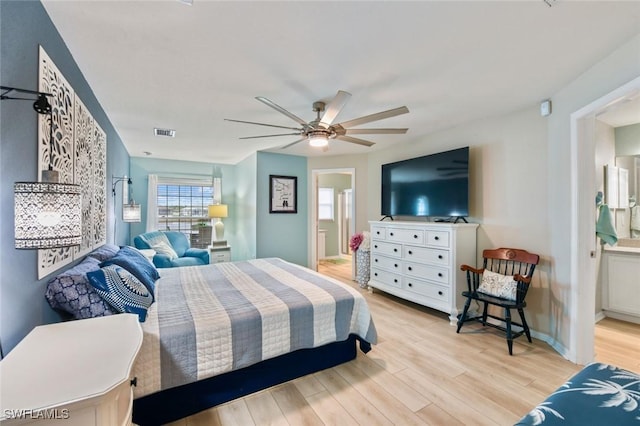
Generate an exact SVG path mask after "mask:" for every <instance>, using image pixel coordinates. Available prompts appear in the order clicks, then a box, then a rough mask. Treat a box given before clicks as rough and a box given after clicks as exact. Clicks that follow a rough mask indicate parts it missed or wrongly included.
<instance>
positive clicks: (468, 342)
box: [171, 264, 640, 426]
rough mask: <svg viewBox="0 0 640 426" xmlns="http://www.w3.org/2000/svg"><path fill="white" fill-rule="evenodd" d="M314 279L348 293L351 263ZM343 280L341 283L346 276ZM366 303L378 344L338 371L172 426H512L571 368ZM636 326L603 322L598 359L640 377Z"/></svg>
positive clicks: (497, 340) (376, 297)
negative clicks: (339, 284) (325, 279)
mask: <svg viewBox="0 0 640 426" xmlns="http://www.w3.org/2000/svg"><path fill="white" fill-rule="evenodd" d="M320 271H321V272H322V273H324V274H326V275H330V276H333V277H335V278H337V279H340V280H341V281H343V282H346V283H347V284H350V285H352V286H354V287H356V288H357V285H356V284H355V283H353V282H351V281H350V279H349V277H350V274H351V265H350V264H345V265H332V264H324V265H321V268H320ZM345 277H346V278H345ZM362 291H363V294H364V295H365V297H366V299H367V301H368V303H369V306H370V309H371V311H372V315H373V318H374V321H375V324H376V328H377V330H378V336H379V342H378V344H377V345H375V346H374V347H373V350H372V351H371V352H369V353H368V354H367V355H363V354H362V353H358V357H357V358H356V359H355V360H353V361H350V362H348V363H346V364H342V365H340V366H337V367H334V368H331V369H328V370H325V371H321V372H318V373H315V374H312V375H309V376H305V377H302V378H299V379H297V380H294V381H291V382H287V383H284V384H282V385H278V386H274V387H272V388H269V389H266V390H264V391H262V392H258V393H256V394H253V395H250V396H247V397H244V398H240V399H237V400H235V401H231V402H229V403H226V404H223V405H220V406H218V407H214V408H212V409H209V410H206V411H203V412H201V413H198V414H196V415H193V416H191V417H187V418H185V419H182V420H179V421H177V422H174V423H171V424H172V425H181V426H184V425H190V426H191V425H193V426H196V425H225V426H226V425H242V426H245V425H367V426H368V425H410V424H417V425H511V424H514V423H515V422H516V421H517V420H518V419H520V417H522V416H523V415H524V414H526V413H527V412H528V411H529V410H531V409H532V408H533V407H534V406H536V405H537V404H538V403H539V402H541V401H542V400H543V399H544V398H545V397H546V395H548V394H550V393H551V392H553V391H554V390H555V389H556V388H557V387H559V386H560V385H561V384H562V383H564V381H565V380H566V379H567V378H569V377H570V376H571V375H572V374H574V373H575V372H577V371H578V370H579V369H580V366H578V365H575V364H572V363H571V362H569V361H567V360H565V359H564V358H562V357H561V356H560V355H558V354H557V353H556V352H555V351H554V350H553V349H551V348H550V347H549V346H548V345H547V344H546V343H543V342H541V341H538V340H535V339H534V341H533V343H532V344H530V343H529V342H527V340H526V338H525V337H524V336H523V337H521V338H518V339H516V340H515V341H514V348H513V352H514V356H509V354H508V351H507V344H506V342H505V340H504V337H503V335H501V334H499V332H497V331H496V330H493V329H490V328H487V329H482V326H481V325H480V324H477V325H475V324H467V325H465V327H464V328H463V329H462V332H461V334H456V332H455V328H454V327H452V326H450V325H449V320H448V318H447V316H446V315H445V314H443V313H440V312H437V311H433V310H431V309H428V308H425V307H420V306H418V305H415V304H412V303H409V302H405V301H402V300H400V299H397V298H395V297H392V296H389V295H386V294H384V293H381V292H378V291H376V292H374V293H369V292H367V291H366V290H362ZM639 351H640V326H635V325H629V324H628V323H623V322H620V321H615V320H611V319H605V320H603V321H601V322H600V323H599V324H598V325H597V327H596V353H597V359H598V360H599V361H602V362H607V363H612V364H616V365H620V366H621V367H624V368H628V369H631V370H634V371H637V372H640V365H639V362H640V360H639V359H638V355H637V354H638V353H639Z"/></svg>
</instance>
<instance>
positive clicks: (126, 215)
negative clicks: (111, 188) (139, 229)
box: [122, 202, 142, 222]
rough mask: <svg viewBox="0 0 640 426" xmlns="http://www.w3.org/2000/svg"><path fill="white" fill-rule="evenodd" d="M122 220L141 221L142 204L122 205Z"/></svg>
mask: <svg viewBox="0 0 640 426" xmlns="http://www.w3.org/2000/svg"><path fill="white" fill-rule="evenodd" d="M122 221H123V222H141V221H142V209H141V208H140V204H134V203H133V202H132V203H129V204H124V205H123V206H122Z"/></svg>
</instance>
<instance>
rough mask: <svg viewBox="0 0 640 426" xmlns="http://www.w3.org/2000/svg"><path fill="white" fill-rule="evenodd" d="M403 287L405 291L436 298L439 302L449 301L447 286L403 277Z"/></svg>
mask: <svg viewBox="0 0 640 426" xmlns="http://www.w3.org/2000/svg"><path fill="white" fill-rule="evenodd" d="M403 288H404V289H405V290H407V291H411V292H413V293H417V294H420V295H422V296H427V297H430V298H432V299H436V300H438V301H440V302H444V303H448V302H449V288H448V287H444V286H440V285H437V284H433V283H429V282H426V281H422V280H418V279H414V278H410V277H405V278H404V283H403Z"/></svg>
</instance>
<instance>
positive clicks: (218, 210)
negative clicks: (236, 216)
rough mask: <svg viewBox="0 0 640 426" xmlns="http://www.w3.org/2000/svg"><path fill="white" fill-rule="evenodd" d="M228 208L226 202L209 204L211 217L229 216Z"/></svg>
mask: <svg viewBox="0 0 640 426" xmlns="http://www.w3.org/2000/svg"><path fill="white" fill-rule="evenodd" d="M227 216H228V209H227V205H226V204H212V205H210V206H209V217H210V218H212V217H227Z"/></svg>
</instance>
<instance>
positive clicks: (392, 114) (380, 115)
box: [338, 106, 409, 129]
mask: <svg viewBox="0 0 640 426" xmlns="http://www.w3.org/2000/svg"><path fill="white" fill-rule="evenodd" d="M408 112H409V108H407V107H406V106H402V107H399V108H394V109H390V110H388V111H382V112H377V113H375V114H371V115H366V116H364V117H360V118H354V119H353V120H349V121H344V122H342V123H338V124H339V125H340V126H342V127H344V128H345V129H346V128H348V127H356V126H359V125H361V124H365V123H370V122H372V121H376V120H382V119H384V118H390V117H395V116H396V115H400V114H406V113H408Z"/></svg>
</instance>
